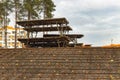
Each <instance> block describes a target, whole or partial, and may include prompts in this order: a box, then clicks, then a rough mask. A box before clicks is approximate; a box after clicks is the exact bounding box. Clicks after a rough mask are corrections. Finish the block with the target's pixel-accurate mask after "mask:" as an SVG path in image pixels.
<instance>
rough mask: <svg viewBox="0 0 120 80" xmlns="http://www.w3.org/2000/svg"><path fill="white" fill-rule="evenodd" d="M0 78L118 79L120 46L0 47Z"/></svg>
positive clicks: (18, 79) (29, 79) (20, 79)
mask: <svg viewBox="0 0 120 80" xmlns="http://www.w3.org/2000/svg"><path fill="white" fill-rule="evenodd" d="M0 80H120V48H113V49H112V48H35V49H16V50H15V49H0Z"/></svg>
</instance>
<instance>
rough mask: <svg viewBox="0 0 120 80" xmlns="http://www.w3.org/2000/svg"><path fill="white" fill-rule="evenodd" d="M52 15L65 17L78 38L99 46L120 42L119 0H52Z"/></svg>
mask: <svg viewBox="0 0 120 80" xmlns="http://www.w3.org/2000/svg"><path fill="white" fill-rule="evenodd" d="M53 1H54V2H55V5H56V11H55V12H54V14H55V16H54V17H66V18H67V19H68V20H69V22H70V24H69V25H70V26H71V27H72V28H73V30H74V31H73V32H72V33H80V34H84V37H83V38H82V39H80V40H79V42H81V43H82V42H83V43H85V44H93V46H100V45H106V44H110V43H111V40H113V43H120V0H53Z"/></svg>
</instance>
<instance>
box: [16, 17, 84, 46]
mask: <svg viewBox="0 0 120 80" xmlns="http://www.w3.org/2000/svg"><path fill="white" fill-rule="evenodd" d="M16 23H17V24H18V25H20V26H22V27H24V30H26V31H27V38H20V39H18V40H19V41H20V42H22V43H24V45H26V46H27V47H66V46H70V44H69V42H71V41H72V42H73V43H74V44H73V46H74V45H76V44H78V43H77V38H81V37H83V35H82V34H69V31H72V28H71V27H70V26H68V24H69V22H68V21H67V19H66V18H52V19H41V20H29V21H17V22H16ZM55 31H56V32H58V33H59V34H48V32H55ZM39 32H42V33H43V37H37V35H38V34H39ZM33 34H35V35H33Z"/></svg>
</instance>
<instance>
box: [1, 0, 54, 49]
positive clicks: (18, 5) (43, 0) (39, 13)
mask: <svg viewBox="0 0 120 80" xmlns="http://www.w3.org/2000/svg"><path fill="white" fill-rule="evenodd" d="M55 7H56V6H55V4H54V2H53V1H52V0H0V25H1V26H2V27H3V28H4V34H5V47H7V25H8V24H9V22H10V18H9V17H8V16H9V15H10V14H15V21H17V20H34V19H41V18H52V17H53V16H54V15H53V11H55ZM15 28H16V25H15ZM15 32H16V30H15ZM15 36H16V33H15ZM15 40H16V39H15ZM15 42H16V41H15Z"/></svg>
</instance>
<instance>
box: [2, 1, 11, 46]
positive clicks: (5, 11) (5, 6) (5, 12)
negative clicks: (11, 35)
mask: <svg viewBox="0 0 120 80" xmlns="http://www.w3.org/2000/svg"><path fill="white" fill-rule="evenodd" d="M0 11H1V12H0V18H1V21H0V22H1V24H3V28H4V34H5V36H4V37H5V48H7V25H8V23H9V22H10V20H9V18H8V16H9V14H10V13H11V12H12V6H11V1H10V0H1V2H0Z"/></svg>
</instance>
